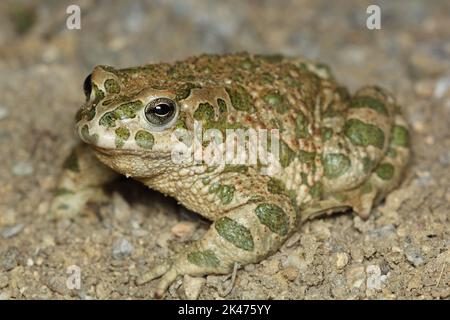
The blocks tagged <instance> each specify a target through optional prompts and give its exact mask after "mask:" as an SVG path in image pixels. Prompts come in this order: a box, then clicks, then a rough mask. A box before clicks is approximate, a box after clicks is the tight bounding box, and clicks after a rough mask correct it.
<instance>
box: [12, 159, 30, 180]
mask: <svg viewBox="0 0 450 320" xmlns="http://www.w3.org/2000/svg"><path fill="white" fill-rule="evenodd" d="M12 171H13V174H14V175H16V176H28V175H30V174H32V173H33V166H32V165H31V163H29V162H25V161H21V162H18V163H16V164H15V165H14V166H13V168H12Z"/></svg>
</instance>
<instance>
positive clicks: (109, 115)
mask: <svg viewBox="0 0 450 320" xmlns="http://www.w3.org/2000/svg"><path fill="white" fill-rule="evenodd" d="M143 106H144V105H143V104H142V102H141V101H132V102H128V103H124V104H121V105H120V106H118V107H117V108H116V109H114V110H113V111H109V112H106V113H105V114H104V115H103V116H102V117H101V118H100V120H99V124H100V125H101V126H105V127H114V126H115V125H116V120H124V119H133V118H135V117H136V113H137V112H138V111H139V110H141V109H142V108H143Z"/></svg>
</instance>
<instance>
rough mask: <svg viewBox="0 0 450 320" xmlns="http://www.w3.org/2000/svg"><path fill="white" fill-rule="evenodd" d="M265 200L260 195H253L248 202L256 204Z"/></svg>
mask: <svg viewBox="0 0 450 320" xmlns="http://www.w3.org/2000/svg"><path fill="white" fill-rule="evenodd" d="M263 200H264V197H263V196H261V195H258V194H255V195H252V196H251V197H250V198H249V199H248V200H247V203H255V202H261V201H263Z"/></svg>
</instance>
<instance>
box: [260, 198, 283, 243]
mask: <svg viewBox="0 0 450 320" xmlns="http://www.w3.org/2000/svg"><path fill="white" fill-rule="evenodd" d="M255 213H256V215H257V216H258V219H259V221H261V223H262V224H263V225H265V226H267V227H268V228H269V229H270V231H272V232H274V233H276V234H279V235H280V236H285V235H286V234H287V233H288V231H289V217H288V215H287V214H286V213H285V212H284V210H283V209H282V208H280V207H279V206H277V205H275V204H271V203H262V204H260V205H258V206H257V207H256V209H255Z"/></svg>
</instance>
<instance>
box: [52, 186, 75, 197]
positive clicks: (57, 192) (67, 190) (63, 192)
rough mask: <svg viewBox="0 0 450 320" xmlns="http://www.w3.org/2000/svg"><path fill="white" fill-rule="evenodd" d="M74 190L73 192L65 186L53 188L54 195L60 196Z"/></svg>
mask: <svg viewBox="0 0 450 320" xmlns="http://www.w3.org/2000/svg"><path fill="white" fill-rule="evenodd" d="M74 193H75V192H73V191H72V190H69V189H66V188H58V189H56V190H55V193H54V195H55V197H60V196H64V195H66V194H74Z"/></svg>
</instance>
